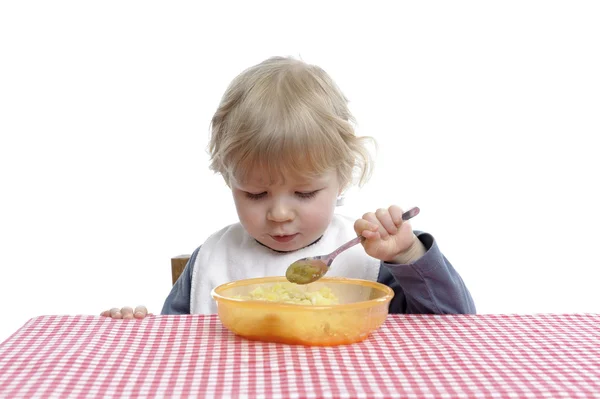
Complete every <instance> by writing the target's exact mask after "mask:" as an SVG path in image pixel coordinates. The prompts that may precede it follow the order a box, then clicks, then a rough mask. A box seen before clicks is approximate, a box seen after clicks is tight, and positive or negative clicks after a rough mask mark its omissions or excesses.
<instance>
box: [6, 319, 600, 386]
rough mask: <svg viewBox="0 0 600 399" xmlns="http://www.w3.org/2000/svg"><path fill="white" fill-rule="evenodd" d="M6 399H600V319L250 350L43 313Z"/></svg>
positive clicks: (18, 352) (11, 348)
mask: <svg viewBox="0 0 600 399" xmlns="http://www.w3.org/2000/svg"><path fill="white" fill-rule="evenodd" d="M0 397H1V398H20V397H25V398H30V397H82V398H83V397H85V398H94V397H97V398H99V397H102V398H107V397H108V398H110V397H282V398H292V397H313V398H321V397H335V398H340V397H368V398H371V397H403V398H462V397H472V398H498V397H502V398H504V397H529V398H561V397H567V398H600V315H596V314H571V315H447V316H434V315H391V316H389V317H388V319H387V321H386V323H385V324H384V325H383V326H382V327H381V328H380V329H379V330H378V331H377V332H375V333H374V334H373V335H372V336H371V337H370V338H369V339H367V340H366V341H364V342H362V343H358V344H354V345H347V346H338V347H304V346H288V345H283V344H272V343H261V342H252V341H247V340H245V339H243V338H240V337H236V336H234V335H233V334H231V333H230V332H229V331H227V330H225V329H224V328H223V327H222V326H221V324H220V322H219V320H218V319H217V317H216V316H214V315H213V316H199V315H193V316H155V317H151V318H147V319H144V320H111V319H108V318H103V317H96V316H42V317H37V318H34V319H32V320H30V321H29V322H27V323H26V324H25V325H24V326H23V327H22V328H20V329H19V330H18V331H17V332H15V333H14V334H13V335H12V336H11V337H10V338H9V339H8V340H6V341H5V342H3V343H2V344H0Z"/></svg>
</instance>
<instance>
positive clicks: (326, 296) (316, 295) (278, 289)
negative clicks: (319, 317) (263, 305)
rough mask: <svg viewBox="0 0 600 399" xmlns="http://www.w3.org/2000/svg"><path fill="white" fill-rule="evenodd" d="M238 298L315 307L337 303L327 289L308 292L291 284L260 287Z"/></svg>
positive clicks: (336, 299)
mask: <svg viewBox="0 0 600 399" xmlns="http://www.w3.org/2000/svg"><path fill="white" fill-rule="evenodd" d="M238 298H240V299H252V300H257V301H269V302H283V303H293V304H298V305H317V306H319V305H335V304H338V303H339V301H338V298H337V297H336V296H335V295H334V294H333V292H331V289H330V288H329V287H323V288H321V289H320V290H318V291H308V290H307V289H305V288H304V289H301V288H300V287H299V286H298V285H296V284H292V283H275V284H273V285H271V286H268V287H264V286H260V287H257V288H255V289H254V290H252V291H250V295H248V296H238Z"/></svg>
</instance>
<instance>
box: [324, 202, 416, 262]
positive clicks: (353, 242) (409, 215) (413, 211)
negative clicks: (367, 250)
mask: <svg viewBox="0 0 600 399" xmlns="http://www.w3.org/2000/svg"><path fill="white" fill-rule="evenodd" d="M419 212H421V210H420V209H419V207H417V206H415V207H414V208H410V209H409V210H408V211H406V212H404V213H403V214H402V220H408V219H411V218H413V217H415V216H417V215H418V214H419ZM364 240H365V237H363V236H358V237H356V238H353V239H352V240H350V241H348V242H347V243H345V244H344V245H342V246H341V247H339V248H338V249H336V250H335V251H333V252H332V253H330V254H329V255H327V262H326V263H327V266H330V265H331V263H332V262H333V259H334V258H335V257H336V256H338V255H339V254H340V253H341V252H343V251H345V250H347V249H348V248H351V247H353V246H355V245H356V244H358V243H360V242H361V241H364Z"/></svg>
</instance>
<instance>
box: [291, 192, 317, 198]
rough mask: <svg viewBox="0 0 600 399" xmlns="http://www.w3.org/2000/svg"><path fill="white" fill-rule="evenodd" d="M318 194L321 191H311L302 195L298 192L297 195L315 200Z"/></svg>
mask: <svg viewBox="0 0 600 399" xmlns="http://www.w3.org/2000/svg"><path fill="white" fill-rule="evenodd" d="M318 192H319V190H316V191H310V192H308V193H302V192H299V191H296V195H297V196H298V197H300V198H302V199H310V198H313V197H314V196H315V195H317V193H318Z"/></svg>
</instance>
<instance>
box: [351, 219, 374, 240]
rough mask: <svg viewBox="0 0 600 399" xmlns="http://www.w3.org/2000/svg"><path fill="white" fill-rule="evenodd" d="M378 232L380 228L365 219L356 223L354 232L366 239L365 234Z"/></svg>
mask: <svg viewBox="0 0 600 399" xmlns="http://www.w3.org/2000/svg"><path fill="white" fill-rule="evenodd" d="M378 230H379V226H377V225H374V224H373V223H371V222H369V221H367V220H365V219H358V220H357V221H356V222H354V231H355V232H356V234H357V235H359V236H363V237H365V238H366V237H367V236H366V235H365V234H364V233H366V232H373V231H378Z"/></svg>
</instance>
